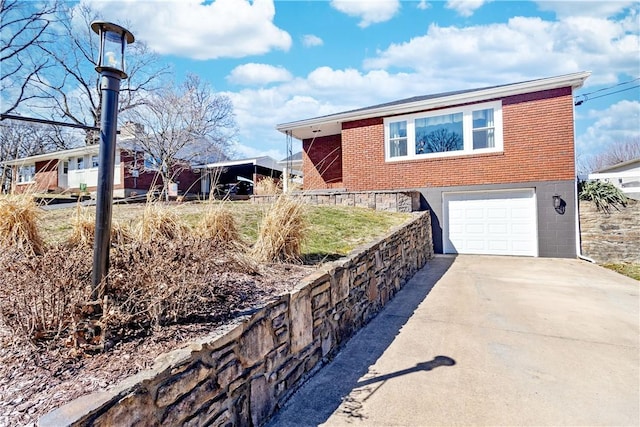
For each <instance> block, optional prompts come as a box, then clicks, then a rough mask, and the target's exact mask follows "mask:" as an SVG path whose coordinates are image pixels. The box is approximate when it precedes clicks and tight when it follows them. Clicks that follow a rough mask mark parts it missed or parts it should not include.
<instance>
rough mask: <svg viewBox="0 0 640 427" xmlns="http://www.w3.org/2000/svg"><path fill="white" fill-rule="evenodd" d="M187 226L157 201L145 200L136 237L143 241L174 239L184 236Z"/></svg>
mask: <svg viewBox="0 0 640 427" xmlns="http://www.w3.org/2000/svg"><path fill="white" fill-rule="evenodd" d="M188 231H189V230H188V228H187V226H186V225H184V224H183V223H182V222H181V221H180V218H179V217H178V215H176V214H175V213H174V212H172V211H171V210H169V207H167V206H163V205H161V204H159V203H157V202H147V204H146V206H145V208H144V212H143V213H142V218H141V219H140V222H139V224H138V227H137V230H136V233H135V234H136V237H137V238H138V239H139V240H140V241H143V242H148V241H151V240H158V239H160V240H174V239H179V238H181V237H183V236H185V235H186V234H187V233H188Z"/></svg>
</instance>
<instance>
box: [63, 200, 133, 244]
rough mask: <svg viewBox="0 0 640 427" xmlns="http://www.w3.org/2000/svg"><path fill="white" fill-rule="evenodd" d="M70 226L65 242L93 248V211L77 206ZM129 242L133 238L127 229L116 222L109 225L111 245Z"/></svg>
mask: <svg viewBox="0 0 640 427" xmlns="http://www.w3.org/2000/svg"><path fill="white" fill-rule="evenodd" d="M71 226H72V227H71V236H70V237H69V239H68V241H67V243H68V244H69V245H71V246H87V247H93V243H94V240H95V236H96V218H95V214H94V212H93V210H90V209H89V208H86V207H83V206H81V205H80V204H78V206H77V207H76V213H75V215H74V216H73V218H72V220H71ZM131 240H133V237H132V236H131V231H130V230H129V229H128V228H127V227H125V226H123V225H121V224H119V223H117V222H112V223H111V243H114V244H124V243H127V242H130V241H131Z"/></svg>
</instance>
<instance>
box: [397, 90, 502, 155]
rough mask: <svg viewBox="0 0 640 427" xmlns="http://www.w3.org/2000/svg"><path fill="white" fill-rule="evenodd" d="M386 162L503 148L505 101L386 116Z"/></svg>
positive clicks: (491, 150)
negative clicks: (503, 105)
mask: <svg viewBox="0 0 640 427" xmlns="http://www.w3.org/2000/svg"><path fill="white" fill-rule="evenodd" d="M384 135H385V157H386V159H387V161H395V160H406V159H421V158H430V157H445V156H453V155H466V154H476V153H483V152H499V151H502V104H501V103H500V102H486V103H482V104H475V105H468V106H465V107H457V108H447V109H444V110H438V111H433V112H426V113H415V114H409V115H404V116H396V117H389V118H386V119H384Z"/></svg>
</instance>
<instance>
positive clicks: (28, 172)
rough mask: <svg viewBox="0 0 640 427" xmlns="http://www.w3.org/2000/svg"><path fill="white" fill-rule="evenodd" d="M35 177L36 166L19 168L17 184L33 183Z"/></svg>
mask: <svg viewBox="0 0 640 427" xmlns="http://www.w3.org/2000/svg"><path fill="white" fill-rule="evenodd" d="M35 177H36V165H27V166H20V167H19V168H18V182H19V183H27V182H33V181H34V180H35Z"/></svg>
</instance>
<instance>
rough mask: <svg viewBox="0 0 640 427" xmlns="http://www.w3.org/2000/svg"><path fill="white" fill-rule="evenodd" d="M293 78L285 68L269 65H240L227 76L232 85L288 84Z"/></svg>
mask: <svg viewBox="0 0 640 427" xmlns="http://www.w3.org/2000/svg"><path fill="white" fill-rule="evenodd" d="M292 78H293V76H292V75H291V73H290V72H289V71H287V69H286V68H284V67H275V66H273V65H268V64H256V63H249V64H243V65H239V66H237V67H236V68H234V69H233V70H231V73H230V74H229V75H228V76H227V81H229V82H230V83H235V84H241V85H265V84H269V83H274V82H286V81H288V80H291V79H292Z"/></svg>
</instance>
